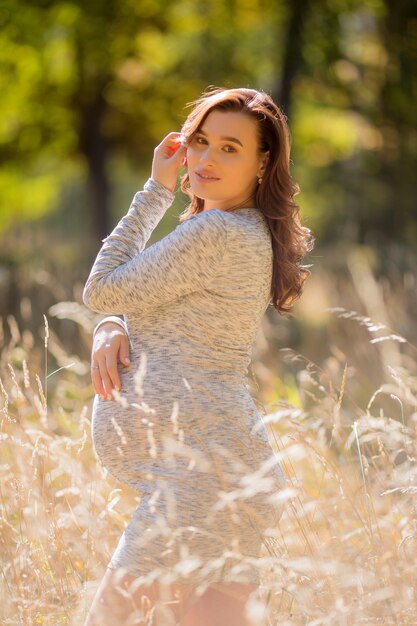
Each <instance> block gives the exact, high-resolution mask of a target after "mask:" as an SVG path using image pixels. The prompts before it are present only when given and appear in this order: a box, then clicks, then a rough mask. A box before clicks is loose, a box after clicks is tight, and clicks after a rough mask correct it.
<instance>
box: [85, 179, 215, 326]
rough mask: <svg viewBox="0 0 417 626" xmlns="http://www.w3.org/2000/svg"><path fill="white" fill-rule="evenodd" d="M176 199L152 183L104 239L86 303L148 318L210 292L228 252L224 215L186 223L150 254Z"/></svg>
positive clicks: (206, 215)
mask: <svg viewBox="0 0 417 626" xmlns="http://www.w3.org/2000/svg"><path fill="white" fill-rule="evenodd" d="M172 200H173V194H171V192H170V191H169V190H167V189H166V188H165V187H163V186H162V185H161V184H160V183H158V182H157V181H154V180H153V179H149V180H148V181H147V183H146V184H145V187H144V191H142V192H138V193H136V194H135V197H134V200H133V202H132V204H131V206H130V208H129V211H128V213H127V215H125V216H124V217H123V218H122V219H121V220H120V222H119V224H118V225H117V226H116V228H115V229H114V230H113V232H112V233H111V234H110V235H109V236H108V237H106V238H105V239H104V244H103V246H102V248H101V249H100V251H99V253H98V255H97V258H96V260H95V262H94V265H93V267H92V269H91V272H90V275H89V277H88V279H87V282H86V284H85V286H84V291H83V301H84V304H85V305H86V306H88V307H89V308H90V309H92V310H93V311H97V312H99V313H111V314H123V313H143V312H146V311H149V310H152V309H154V308H156V307H158V306H160V305H162V304H164V303H166V302H169V301H172V300H175V299H176V298H180V297H181V296H183V295H185V294H187V293H191V292H193V291H197V290H200V289H204V288H206V287H207V286H208V285H209V283H210V281H211V280H212V279H213V278H214V276H215V275H216V271H217V269H218V267H219V265H220V263H221V260H222V258H223V254H224V252H225V250H226V242H227V224H226V217H225V216H224V215H223V211H221V210H219V209H211V210H209V211H204V212H202V213H199V214H197V215H195V216H192V217H191V218H189V219H187V220H185V221H184V222H181V223H180V224H179V225H178V226H177V227H176V228H175V229H174V230H173V231H172V232H171V233H170V234H169V235H167V236H166V237H164V238H163V239H161V240H160V241H158V242H156V243H154V244H153V245H151V246H149V247H148V248H146V249H144V247H145V243H146V241H147V240H148V239H149V237H150V235H151V233H152V230H153V229H154V228H155V226H156V224H157V223H158V222H159V221H160V219H161V218H162V215H163V213H165V211H166V209H167V208H168V205H169V204H171V203H172Z"/></svg>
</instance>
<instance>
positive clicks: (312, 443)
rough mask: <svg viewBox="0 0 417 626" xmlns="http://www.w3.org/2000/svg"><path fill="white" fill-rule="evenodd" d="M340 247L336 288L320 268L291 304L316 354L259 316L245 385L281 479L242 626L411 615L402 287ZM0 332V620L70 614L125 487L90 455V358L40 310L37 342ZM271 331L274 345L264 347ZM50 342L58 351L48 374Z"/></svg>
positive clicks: (86, 589)
mask: <svg viewBox="0 0 417 626" xmlns="http://www.w3.org/2000/svg"><path fill="white" fill-rule="evenodd" d="M354 259H356V266H352V267H353V269H352V272H351V274H352V276H353V279H352V281H351V282H350V283H349V285H347V286H346V290H345V291H344V292H343V295H342V291H341V289H340V288H339V289H337V285H336V284H335V282H334V281H333V282H331V281H330V282H329V280H330V279H329V278H328V277H325V276H324V275H322V274H320V271H319V270H318V271H317V274H316V277H315V279H314V281H312V283H311V287H309V289H308V290H307V291H306V294H305V297H304V298H303V299H302V300H301V302H300V305H299V308H298V311H297V316H298V319H299V320H300V328H301V331H300V332H301V333H302V332H306V331H303V330H302V328H303V326H302V323H303V320H305V319H307V318H308V319H309V320H310V324H311V326H310V327H309V333H310V341H311V335H312V334H314V332H315V331H314V323H315V320H314V316H315V315H316V322H317V326H316V328H317V330H316V335H317V336H318V338H319V339H318V341H319V343H320V344H321V353H320V354H319V356H318V359H317V362H315V361H312V360H311V359H310V358H308V357H307V356H305V355H304V354H302V353H300V352H298V351H295V350H292V349H289V348H283V346H282V344H283V341H282V335H280V333H282V332H283V331H282V328H281V327H279V326H278V327H277V328H275V327H274V326H273V324H271V320H270V318H269V317H266V318H265V323H264V325H263V328H262V332H261V333H260V337H259V342H258V343H257V352H256V353H255V359H254V366H253V370H252V375H253V376H252V378H253V382H254V392H255V393H256V392H258V400H259V404H260V405H262V406H263V407H264V409H265V415H264V421H265V422H266V423H267V424H268V430H269V434H270V440H271V444H272V445H273V447H274V449H275V452H276V453H277V455H278V457H279V458H280V460H281V464H282V467H283V469H284V472H285V475H286V478H287V488H286V489H285V490H283V491H282V492H280V493H278V494H275V495H274V497H275V498H276V502H278V501H280V502H281V503H284V504H285V508H284V513H283V515H282V518H281V521H280V524H279V527H277V528H276V529H273V530H274V534H275V540H274V541H273V542H271V544H270V546H269V548H268V550H267V551H266V552H265V554H264V555H263V556H262V558H261V559H259V563H258V566H259V568H260V569H261V571H262V572H263V573H264V583H263V585H262V587H261V589H260V591H259V594H258V595H257V596H256V597H253V598H252V599H251V601H250V602H249V603H248V612H249V614H250V615H251V618H252V619H253V621H254V623H256V624H261V623H262V620H264V619H266V616H268V619H269V620H270V622H271V623H272V624H274V625H275V624H279V625H280V626H287V625H288V626H290V625H291V626H293V625H301V624H302V625H307V624H308V625H309V626H319V625H327V624H328V625H332V626H334V625H336V624H337V625H341V626H344V625H346V626H347V625H359V624H369V625H372V626H376V625H377V624H389V625H391V624H392V625H394V624H401V625H402V624H416V623H417V602H416V592H417V586H416V577H415V570H414V566H415V564H416V562H417V546H416V519H417V518H416V508H415V492H416V486H415V485H416V480H415V459H416V458H417V446H416V421H417V412H416V403H417V402H416V397H417V374H416V370H417V367H416V359H415V357H416V350H417V348H416V346H415V345H413V343H411V342H410V341H408V340H407V338H406V337H403V336H402V335H400V334H399V332H397V331H396V330H395V328H394V327H395V326H396V324H394V322H391V319H395V322H396V323H398V324H399V325H401V326H403V325H404V323H403V319H402V318H400V316H397V315H396V313H395V311H396V308H395V307H397V306H398V307H400V305H401V302H400V303H399V295H398V294H399V293H400V292H399V291H398V292H395V289H394V287H391V288H390V289H388V288H387V286H386V285H385V287H384V288H383V286H382V285H381V283H378V282H377V281H376V280H375V279H374V278H373V274H372V271H371V270H370V268H369V265H367V264H366V263H365V262H364V261H363V257H355V258H354ZM358 259H359V261H361V263H362V265H360V263H359V261H358ZM358 267H359V269H358ZM355 272H356V274H355ZM358 272H359V273H358ZM364 280H367V281H368V282H367V284H366V288H364V283H363V282H361V281H364ZM355 281H356V282H355ZM358 281H359V283H360V285H361V286H360V287H358V284H359V283H358ZM400 287H401V286H400ZM400 287H398V289H400ZM384 289H385V291H384ZM329 294H333V295H332V296H331V297H330V295H329ZM355 294H356V295H355ZM358 294H359V295H358ZM359 296H360V297H359ZM378 297H380V301H377V298H378ZM355 298H356V300H355ZM317 299H318V300H317ZM345 301H351V302H355V304H358V307H357V308H361V310H362V311H364V313H361V314H359V313H356V312H355V311H354V310H351V309H350V308H349V307H344V306H340V304H341V303H342V304H343V303H344V302H345ZM335 302H337V303H338V304H339V306H336V307H335V306H332V305H334V303H335ZM326 305H329V307H327V306H326ZM377 305H378V306H377ZM372 306H374V307H376V306H377V308H374V311H373V312H374V313H375V317H374V316H373V315H372V313H373V312H372V310H370V309H372ZM328 308H331V309H333V310H332V311H328V310H326V312H324V311H325V309H328ZM80 310H81V307H80ZM401 310H403V311H404V310H405V309H401ZM80 314H81V313H80ZM323 315H325V316H326V320H327V321H326V328H327V331H326V332H327V333H328V334H327V335H326V336H325V340H324V342H323V336H322V333H323V330H320V328H322V327H320V325H319V322H320V319H321V317H320V316H323ZM284 324H285V322H284ZM3 330H4V336H3V349H2V353H1V387H0V392H1V397H2V404H1V431H0V437H1V448H0V465H1V472H2V480H1V487H0V489H1V492H0V506H1V548H0V563H1V568H2V576H1V583H0V585H1V606H2V609H1V610H2V615H1V622H0V623H1V624H4V625H6V624H7V625H24V626H32V625H33V626H35V625H37V624H43V625H48V626H49V625H50V626H59V625H63V624H69V625H74V626H75V624H81V623H82V620H83V618H84V617H85V614H86V612H87V610H88V607H89V604H90V602H91V598H92V596H93V594H94V591H95V588H96V586H97V584H98V581H99V580H100V578H101V576H102V574H103V573H104V570H105V567H106V564H107V562H108V560H109V558H110V556H111V554H112V551H113V549H114V548H115V545H116V543H117V540H118V538H119V536H120V535H121V533H122V531H123V528H124V526H125V524H126V523H127V521H128V520H129V517H130V515H131V512H132V510H133V507H134V506H135V503H136V502H137V494H135V493H134V492H133V490H130V489H129V488H128V487H126V486H124V485H122V484H121V483H117V481H115V480H114V479H112V478H111V476H107V475H106V471H105V470H104V469H103V468H102V467H101V466H100V464H99V462H98V460H97V459H96V457H95V455H94V451H93V449H92V443H91V436H90V409H91V400H92V395H93V392H92V387H91V384H90V379H89V362H87V361H84V360H83V359H79V358H77V357H74V356H73V355H69V354H66V353H65V351H64V350H63V348H62V346H61V344H60V343H59V341H58V340H57V338H56V337H54V335H53V334H52V333H51V332H50V329H49V323H48V317H47V316H44V345H43V346H42V345H39V343H40V342H39V338H37V337H34V335H33V334H32V333H31V332H30V331H28V330H26V329H24V328H19V327H18V325H17V323H16V320H15V319H14V318H13V316H9V317H8V319H7V328H4V329H3ZM6 330H7V337H8V339H7V341H6V339H5V337H6V332H5V331H6ZM277 334H278V336H277ZM274 337H275V339H274ZM287 338H288V337H287ZM320 338H321V339H320ZM274 342H277V344H278V343H281V349H277V350H276V349H274V350H273V351H272V353H271V352H270V351H269V352H268V351H266V350H265V346H266V345H269V346H271V345H273V346H274V345H275V343H274ZM304 344H305V346H306V351H307V353H308V352H309V345H310V344H308V341H307V340H305V341H304ZM284 345H285V344H284ZM287 345H288V344H287ZM316 352H317V353H318V352H319V351H318V349H317V350H316ZM311 353H312V352H310V354H311ZM51 354H52V355H54V358H55V359H56V361H57V362H58V363H61V366H60V367H57V368H55V369H54V370H52V371H50V366H49V363H48V359H50V358H51V357H50V355H51ZM274 359H276V360H279V363H280V365H279V367H275V365H274V364H275V363H276V361H274ZM48 372H49V373H48ZM255 386H259V389H260V390H258V391H257V390H256V389H255Z"/></svg>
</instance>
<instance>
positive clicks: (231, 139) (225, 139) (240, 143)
mask: <svg viewBox="0 0 417 626" xmlns="http://www.w3.org/2000/svg"><path fill="white" fill-rule="evenodd" d="M197 132H198V133H200V134H201V135H205V136H206V137H207V133H205V132H204V130H202V129H201V128H200V130H198V131H197ZM220 139H221V140H224V141H233V142H234V143H238V144H239V146H242V148H243V143H242V142H241V141H240V139H237V138H236V137H220Z"/></svg>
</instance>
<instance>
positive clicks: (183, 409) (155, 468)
mask: <svg viewBox="0 0 417 626" xmlns="http://www.w3.org/2000/svg"><path fill="white" fill-rule="evenodd" d="M119 368H120V369H119V374H120V378H121V384H122V393H121V402H118V401H108V400H103V399H102V398H101V396H99V395H96V396H95V398H94V403H93V410H92V420H91V431H92V440H93V445H94V449H95V452H96V454H97V456H98V458H99V460H100V462H101V463H102V465H103V466H104V467H105V468H106V469H107V470H108V471H109V472H110V474H112V475H113V476H114V477H115V478H117V479H118V480H120V481H122V482H125V483H127V484H130V485H132V486H134V487H137V488H138V485H139V484H140V485H141V489H144V487H143V485H146V484H147V483H148V484H149V483H150V482H151V481H152V480H153V479H154V478H155V477H156V476H161V477H171V478H172V477H177V478H181V479H183V480H185V481H186V482H187V481H188V480H192V477H193V476H194V482H195V481H196V480H199V479H200V480H201V479H202V475H201V474H200V472H203V473H204V479H207V478H208V477H209V474H210V473H211V472H212V471H218V470H219V471H220V472H221V474H222V479H224V478H227V479H228V480H230V481H232V482H234V483H235V484H236V479H237V477H238V474H239V473H240V468H243V470H244V471H251V472H253V471H255V470H256V469H257V468H259V466H260V464H261V463H262V462H264V461H265V460H266V459H267V458H268V457H269V456H270V455H271V454H272V449H271V447H270V446H269V442H268V438H267V436H266V433H265V431H264V429H261V430H260V431H258V432H251V430H252V428H253V427H254V426H255V424H256V423H257V422H258V421H259V420H260V419H261V418H260V415H259V413H258V411H257V409H256V406H255V404H254V402H253V399H252V397H251V396H250V394H249V393H248V391H247V390H246V388H245V387H243V386H239V385H235V384H227V383H226V384H225V383H223V382H220V381H212V380H210V379H208V378H205V379H204V377H203V379H202V380H201V379H199V380H198V381H196V382H195V383H194V382H193V381H191V387H190V388H183V389H181V387H180V384H179V382H178V381H176V380H175V375H174V373H173V371H172V369H171V375H170V377H168V376H167V374H166V372H165V373H162V375H161V376H159V375H158V376H157V375H156V372H153V373H152V375H151V376H149V375H148V376H147V377H146V378H145V380H144V381H143V384H142V390H143V395H141V394H140V393H138V392H137V391H138V390H137V388H136V389H135V379H134V372H135V369H134V368H132V369H130V368H129V369H126V368H123V367H122V366H119ZM164 374H165V375H164ZM184 389H185V392H184ZM234 461H236V463H234ZM277 469H278V470H279V468H275V471H276V470H277ZM191 470H192V471H191Z"/></svg>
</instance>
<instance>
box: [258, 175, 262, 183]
mask: <svg viewBox="0 0 417 626" xmlns="http://www.w3.org/2000/svg"><path fill="white" fill-rule="evenodd" d="M261 182H262V177H261V178H258V185H260V184H261Z"/></svg>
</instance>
